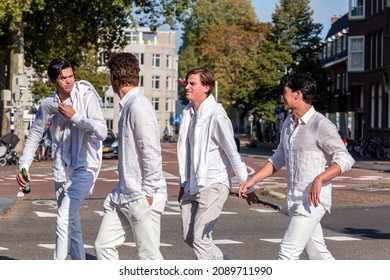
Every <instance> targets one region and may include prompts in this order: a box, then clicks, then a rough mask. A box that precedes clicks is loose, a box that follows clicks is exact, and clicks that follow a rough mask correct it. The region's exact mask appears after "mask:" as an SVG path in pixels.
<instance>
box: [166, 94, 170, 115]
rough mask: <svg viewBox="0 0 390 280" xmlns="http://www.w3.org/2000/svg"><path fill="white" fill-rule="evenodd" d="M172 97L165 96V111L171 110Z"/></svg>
mask: <svg viewBox="0 0 390 280" xmlns="http://www.w3.org/2000/svg"><path fill="white" fill-rule="evenodd" d="M170 105H171V98H170V97H167V98H165V111H166V112H170V109H171V106H170Z"/></svg>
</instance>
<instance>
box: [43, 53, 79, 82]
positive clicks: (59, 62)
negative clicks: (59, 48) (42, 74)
mask: <svg viewBox="0 0 390 280" xmlns="http://www.w3.org/2000/svg"><path fill="white" fill-rule="evenodd" d="M67 68H72V70H73V65H72V63H70V62H69V61H68V60H66V59H65V58H63V57H57V58H54V59H53V60H52V61H51V62H50V64H49V66H48V67H47V75H48V76H49V78H50V79H53V80H57V78H58V76H59V75H60V74H61V71H62V70H64V69H67Z"/></svg>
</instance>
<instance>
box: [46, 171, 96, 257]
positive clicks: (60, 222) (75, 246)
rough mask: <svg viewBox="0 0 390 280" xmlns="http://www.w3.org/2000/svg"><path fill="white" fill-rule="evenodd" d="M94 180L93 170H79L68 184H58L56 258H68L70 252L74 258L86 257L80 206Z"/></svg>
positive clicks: (73, 174)
mask: <svg viewBox="0 0 390 280" xmlns="http://www.w3.org/2000/svg"><path fill="white" fill-rule="evenodd" d="M93 180H94V174H93V172H90V171H86V170H79V171H75V172H73V173H72V176H71V179H70V180H69V181H68V182H67V183H66V184H62V186H61V185H57V184H56V195H57V204H58V212H57V226H56V232H57V240H56V250H55V252H54V259H60V260H62V259H66V257H67V255H68V253H70V255H71V258H72V259H74V260H84V259H85V250H84V241H83V235H82V230H81V222H80V208H81V204H82V203H83V202H84V199H85V197H86V196H87V195H88V192H89V190H90V189H91V187H92V184H93ZM57 186H58V188H57ZM57 193H58V194H57Z"/></svg>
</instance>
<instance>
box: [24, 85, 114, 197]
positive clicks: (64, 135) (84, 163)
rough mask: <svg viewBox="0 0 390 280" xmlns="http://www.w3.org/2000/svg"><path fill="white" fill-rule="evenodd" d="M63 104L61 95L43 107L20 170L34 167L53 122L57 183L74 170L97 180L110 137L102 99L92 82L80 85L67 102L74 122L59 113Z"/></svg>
mask: <svg viewBox="0 0 390 280" xmlns="http://www.w3.org/2000/svg"><path fill="white" fill-rule="evenodd" d="M59 102H60V101H59V98H58V95H57V94H56V93H53V94H52V95H50V96H49V97H46V98H45V99H44V100H43V101H42V103H41V105H40V106H39V108H38V112H37V115H36V117H35V121H34V123H33V125H32V127H31V128H30V131H29V134H28V137H27V139H26V143H25V146H24V149H23V155H22V156H21V158H20V160H19V169H22V168H23V167H25V168H27V169H28V168H29V167H30V165H31V163H32V161H33V159H34V157H35V151H36V150H37V147H38V145H39V142H40V141H41V139H42V134H43V131H44V128H45V126H46V124H47V123H48V122H49V121H50V122H51V125H50V132H51V136H52V141H53V145H54V159H53V164H52V171H53V177H54V180H55V181H57V182H62V181H66V180H67V179H68V178H69V177H71V174H72V172H73V170H75V169H78V168H85V169H89V170H91V171H93V172H94V173H95V178H96V177H97V176H98V173H99V170H100V167H101V164H102V140H104V139H105V138H106V137H107V125H106V121H105V120H104V117H103V113H102V110H101V99H100V97H99V95H98V93H97V92H96V91H95V89H94V88H93V86H92V85H91V84H90V83H89V82H87V81H78V82H76V83H75V86H74V88H73V90H72V92H71V93H70V98H68V99H67V100H65V101H64V103H65V104H68V105H71V106H72V107H73V109H74V110H75V111H76V113H75V114H74V115H73V117H72V118H71V119H68V118H66V117H64V116H63V115H62V114H61V113H59V111H58V103H59ZM91 191H92V189H91Z"/></svg>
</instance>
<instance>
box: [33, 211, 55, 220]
mask: <svg viewBox="0 0 390 280" xmlns="http://www.w3.org/2000/svg"><path fill="white" fill-rule="evenodd" d="M34 213H35V215H37V216H38V217H40V218H53V217H57V214H56V213H50V212H40V211H34Z"/></svg>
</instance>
